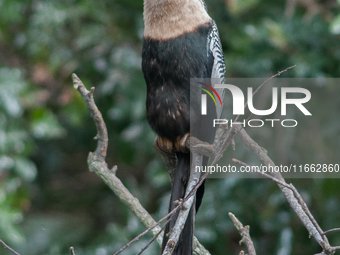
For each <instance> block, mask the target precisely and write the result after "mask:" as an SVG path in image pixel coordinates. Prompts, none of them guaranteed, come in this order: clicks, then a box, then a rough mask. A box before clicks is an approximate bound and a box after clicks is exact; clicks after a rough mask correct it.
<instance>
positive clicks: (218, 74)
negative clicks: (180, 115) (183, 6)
mask: <svg viewBox="0 0 340 255" xmlns="http://www.w3.org/2000/svg"><path fill="white" fill-rule="evenodd" d="M207 49H208V54H212V55H213V57H214V64H213V67H212V72H211V78H218V79H220V83H221V84H222V83H223V82H224V78H225V71H226V68H225V63H224V56H223V50H222V45H221V41H220V36H219V34H218V30H217V26H216V24H215V22H214V23H213V26H212V28H211V29H210V31H209V33H208V38H207ZM212 85H213V86H214V84H212ZM216 91H217V93H218V94H219V95H220V97H221V100H222V101H223V99H224V89H216ZM216 100H217V98H216ZM222 108H223V107H222V105H220V104H218V105H217V108H216V111H217V118H219V117H220V116H221V113H222Z"/></svg>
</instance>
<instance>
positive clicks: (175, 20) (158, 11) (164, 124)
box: [142, 0, 225, 255]
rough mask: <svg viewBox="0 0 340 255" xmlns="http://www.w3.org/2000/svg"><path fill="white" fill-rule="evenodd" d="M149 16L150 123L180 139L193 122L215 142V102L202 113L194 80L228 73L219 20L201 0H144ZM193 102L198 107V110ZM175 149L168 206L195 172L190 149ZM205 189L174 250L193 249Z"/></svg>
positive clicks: (145, 56) (186, 253) (197, 132)
mask: <svg viewBox="0 0 340 255" xmlns="http://www.w3.org/2000/svg"><path fill="white" fill-rule="evenodd" d="M144 20H145V32H144V42H143V53H142V69H143V73H144V78H145V81H146V84H147V100H146V108H147V119H148V121H149V124H150V126H151V127H152V129H153V130H154V131H155V132H156V134H157V135H158V137H159V138H161V139H166V140H168V141H170V142H171V143H174V144H175V143H176V142H178V141H179V140H180V139H181V138H182V137H184V136H185V134H187V133H189V132H190V124H191V125H192V126H193V127H195V128H194V129H192V130H191V133H190V135H191V136H195V137H197V138H199V139H200V140H204V141H206V142H209V143H212V142H213V139H214V132H211V128H207V127H208V125H210V126H211V123H212V120H213V119H214V118H216V116H217V112H216V108H215V105H214V104H213V102H209V101H208V107H207V108H208V114H207V115H203V116H202V115H201V114H200V100H201V93H202V91H201V90H200V89H198V86H197V93H191V95H194V96H192V98H190V79H191V78H211V77H212V76H213V75H214V74H215V75H216V74H220V73H221V74H222V76H223V77H224V72H225V66H224V58H223V54H222V50H221V45H220V40H219V36H218V32H217V28H216V25H215V23H214V21H213V20H212V19H211V18H210V17H209V15H208V14H207V13H206V9H205V6H204V4H203V2H202V1H201V0H177V1H172V0H144ZM215 78H221V76H218V77H215ZM211 101H212V100H211ZM209 104H211V105H210V106H209ZM190 105H191V107H192V106H193V105H194V106H195V107H194V108H195V109H194V111H193V110H192V109H190ZM196 106H197V107H196ZM190 119H191V122H190ZM193 120H194V121H193ZM173 148H175V146H174V147H173ZM174 152H175V153H176V155H177V167H176V172H175V174H174V180H173V185H172V191H171V198H170V205H169V211H171V210H173V208H175V204H174V201H176V200H179V199H180V198H184V196H185V192H186V187H187V183H188V180H189V176H190V153H189V152H188V153H184V152H181V151H174ZM207 160H208V159H207V158H204V159H203V164H205V165H206V164H207ZM203 193H204V186H203V185H201V187H199V189H198V190H197V192H196V206H195V207H194V208H191V210H190V212H189V215H188V218H187V221H186V223H185V225H184V228H183V230H182V233H181V235H180V238H179V240H178V243H177V245H176V248H175V250H174V253H173V254H176V255H191V254H192V240H193V239H192V238H193V231H194V217H195V216H194V215H195V212H197V210H198V208H199V206H200V204H201V201H202V197H203ZM177 217H178V213H177V214H175V215H174V217H172V218H171V220H170V221H169V223H168V224H167V226H166V229H165V231H164V237H163V245H162V251H163V250H164V248H165V246H166V243H167V240H168V236H167V234H168V233H169V231H170V230H171V229H172V228H173V226H174V225H175V223H176V219H177Z"/></svg>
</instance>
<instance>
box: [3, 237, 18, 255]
mask: <svg viewBox="0 0 340 255" xmlns="http://www.w3.org/2000/svg"><path fill="white" fill-rule="evenodd" d="M0 243H2V245H3V246H4V247H5V248H6V249H7V250H9V251H10V252H12V253H13V254H15V255H20V254H19V253H18V252H16V251H15V250H13V249H12V248H11V247H9V246H8V245H7V244H6V243H5V242H4V241H2V240H1V239H0Z"/></svg>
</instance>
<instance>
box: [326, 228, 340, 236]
mask: <svg viewBox="0 0 340 255" xmlns="http://www.w3.org/2000/svg"><path fill="white" fill-rule="evenodd" d="M335 231H340V228H332V229H328V230H326V231H324V232H323V233H322V234H323V235H326V234H328V233H331V232H335Z"/></svg>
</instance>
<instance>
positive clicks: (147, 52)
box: [142, 24, 214, 142]
mask: <svg viewBox="0 0 340 255" xmlns="http://www.w3.org/2000/svg"><path fill="white" fill-rule="evenodd" d="M211 28H212V24H207V25H204V26H201V27H199V28H197V30H196V31H193V32H192V33H187V34H184V35H181V36H179V37H177V38H173V39H170V40H165V41H157V40H153V39H147V38H146V39H144V43H143V53H142V59H143V61H142V69H143V72H144V78H145V81H146V84H147V101H146V109H147V119H148V121H149V123H150V125H151V127H152V129H153V130H154V131H155V132H156V133H157V135H158V136H160V137H166V138H167V139H169V140H171V141H173V142H175V141H176V138H177V137H178V136H180V137H182V136H184V135H185V134H186V133H188V132H189V131H190V78H209V77H211V72H212V65H213V63H214V58H213V56H212V55H211V54H210V55H209V54H207V39H206V38H207V37H208V33H209V31H210V30H211ZM209 109H212V108H209Z"/></svg>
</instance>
